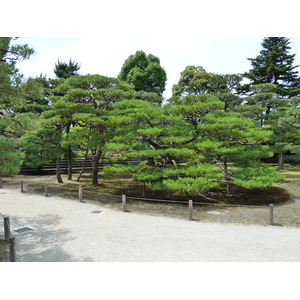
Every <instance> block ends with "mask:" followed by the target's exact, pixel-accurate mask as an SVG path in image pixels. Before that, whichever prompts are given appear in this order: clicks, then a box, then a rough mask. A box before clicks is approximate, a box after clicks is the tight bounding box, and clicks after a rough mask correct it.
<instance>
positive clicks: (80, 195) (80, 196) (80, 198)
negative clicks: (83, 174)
mask: <svg viewBox="0 0 300 300" xmlns="http://www.w3.org/2000/svg"><path fill="white" fill-rule="evenodd" d="M79 201H80V202H82V187H80V188H79Z"/></svg>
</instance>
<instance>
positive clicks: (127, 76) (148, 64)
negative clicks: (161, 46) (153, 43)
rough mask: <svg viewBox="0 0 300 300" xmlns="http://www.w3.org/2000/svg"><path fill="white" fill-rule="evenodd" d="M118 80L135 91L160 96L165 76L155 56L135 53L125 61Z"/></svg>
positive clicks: (140, 52) (164, 83) (164, 84)
mask: <svg viewBox="0 0 300 300" xmlns="http://www.w3.org/2000/svg"><path fill="white" fill-rule="evenodd" d="M118 79H120V80H123V81H126V82H128V83H130V84H132V85H134V87H135V90H136V91H145V92H153V93H156V94H158V95H162V93H163V92H164V91H165V86H166V81H167V74H166V71H165V70H164V68H163V67H162V66H161V65H160V60H159V58H158V57H157V56H154V55H152V54H148V55H146V54H145V52H143V51H137V52H136V53H135V54H133V55H130V56H129V57H128V58H127V59H126V60H125V62H124V64H123V66H122V68H121V71H120V73H119V75H118Z"/></svg>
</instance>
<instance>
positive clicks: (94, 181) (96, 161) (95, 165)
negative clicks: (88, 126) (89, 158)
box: [92, 149, 102, 185]
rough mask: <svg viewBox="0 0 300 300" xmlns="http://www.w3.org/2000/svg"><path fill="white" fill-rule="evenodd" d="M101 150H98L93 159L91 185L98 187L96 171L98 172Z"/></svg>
mask: <svg viewBox="0 0 300 300" xmlns="http://www.w3.org/2000/svg"><path fill="white" fill-rule="evenodd" d="M101 154H102V150H101V149H98V150H97V152H96V154H95V155H94V157H93V179H92V185H99V183H98V170H99V161H100V158H101Z"/></svg>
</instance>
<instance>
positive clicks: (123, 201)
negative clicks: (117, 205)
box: [122, 195, 126, 211]
mask: <svg viewBox="0 0 300 300" xmlns="http://www.w3.org/2000/svg"><path fill="white" fill-rule="evenodd" d="M122 210H123V211H126V195H122Z"/></svg>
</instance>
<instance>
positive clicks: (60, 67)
mask: <svg viewBox="0 0 300 300" xmlns="http://www.w3.org/2000/svg"><path fill="white" fill-rule="evenodd" d="M79 69H80V65H79V64H78V63H76V62H75V61H72V60H71V59H70V60H69V63H66V62H61V61H59V60H58V61H57V63H56V64H55V67H54V69H53V71H54V73H55V75H56V76H57V78H69V77H71V76H73V75H78V73H77V71H79Z"/></svg>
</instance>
